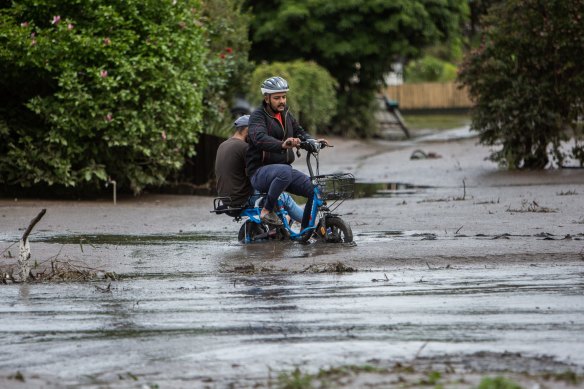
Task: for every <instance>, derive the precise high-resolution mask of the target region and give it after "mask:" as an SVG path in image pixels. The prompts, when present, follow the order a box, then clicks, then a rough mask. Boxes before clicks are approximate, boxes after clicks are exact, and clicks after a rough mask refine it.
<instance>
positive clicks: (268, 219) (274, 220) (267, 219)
mask: <svg viewBox="0 0 584 389" xmlns="http://www.w3.org/2000/svg"><path fill="white" fill-rule="evenodd" d="M261 220H262V221H263V222H264V223H266V224H269V225H271V226H281V225H282V221H281V220H280V219H279V218H278V216H277V215H276V214H275V213H274V212H269V213H266V214H265V215H264V216H262V218H261Z"/></svg>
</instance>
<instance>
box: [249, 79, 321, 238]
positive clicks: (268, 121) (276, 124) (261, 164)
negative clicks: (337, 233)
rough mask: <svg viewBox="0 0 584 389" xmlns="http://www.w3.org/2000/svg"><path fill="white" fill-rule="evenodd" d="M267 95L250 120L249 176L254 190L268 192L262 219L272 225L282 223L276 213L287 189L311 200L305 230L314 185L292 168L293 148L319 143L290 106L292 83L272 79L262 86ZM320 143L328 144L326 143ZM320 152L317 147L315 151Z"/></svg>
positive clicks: (309, 204)
mask: <svg viewBox="0 0 584 389" xmlns="http://www.w3.org/2000/svg"><path fill="white" fill-rule="evenodd" d="M260 89H261V92H262V94H263V96H264V100H263V102H262V106H261V107H260V108H258V109H256V110H255V111H254V112H253V113H252V114H251V116H250V119H249V136H248V139H249V148H248V150H247V154H246V163H247V175H248V176H249V177H250V180H251V184H252V186H253V187H254V189H256V190H258V191H259V192H267V199H266V202H265V203H264V207H263V208H262V210H261V213H260V218H261V220H262V221H263V222H265V223H267V224H270V225H280V224H281V222H280V220H279V219H278V217H277V216H276V214H275V213H274V207H275V206H276V205H277V200H278V197H279V196H280V194H281V193H282V192H284V191H285V190H286V191H288V192H290V193H292V194H296V195H300V196H304V197H306V198H307V199H308V202H307V204H306V205H305V207H304V214H303V217H302V226H301V229H304V228H305V227H306V226H307V225H308V223H309V220H310V210H311V208H312V201H313V199H312V194H313V186H312V184H311V182H310V178H309V177H308V176H307V175H306V174H304V173H302V172H300V171H298V170H296V169H293V168H292V166H291V165H290V164H291V163H292V162H294V159H295V157H294V152H293V150H292V149H293V148H294V147H298V146H299V145H300V142H301V141H307V140H312V141H313V142H316V141H315V140H314V138H312V136H310V135H309V134H308V133H307V132H306V131H305V130H304V129H303V128H302V127H301V126H300V125H299V124H298V122H297V121H296V119H295V118H294V116H293V115H292V114H291V113H290V112H289V108H288V106H287V105H286V94H287V92H288V90H289V88H288V82H287V81H286V80H284V79H283V78H282V77H270V78H268V79H266V80H265V81H264V82H262V84H261V86H260ZM319 142H322V143H324V144H327V142H326V140H324V139H320V140H319ZM315 150H316V146H315V149H314V151H315Z"/></svg>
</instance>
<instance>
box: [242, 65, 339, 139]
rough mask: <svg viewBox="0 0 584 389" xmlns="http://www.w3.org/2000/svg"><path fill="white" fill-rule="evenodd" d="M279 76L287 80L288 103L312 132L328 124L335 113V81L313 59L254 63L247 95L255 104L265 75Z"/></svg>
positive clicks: (260, 95)
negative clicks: (308, 60) (254, 66)
mask: <svg viewBox="0 0 584 389" xmlns="http://www.w3.org/2000/svg"><path fill="white" fill-rule="evenodd" d="M272 76H280V77H283V78H285V79H286V81H288V85H289V86H290V92H289V93H288V105H289V106H290V108H291V110H292V111H293V112H295V113H297V115H296V118H297V119H298V121H299V122H300V124H301V125H302V126H303V127H304V128H305V129H306V130H308V131H311V132H313V133H314V132H316V129H317V128H318V129H319V130H320V129H321V128H322V129H323V130H324V127H326V126H327V125H329V124H330V120H331V118H332V117H333V116H334V115H335V113H336V107H337V100H336V89H335V88H336V85H337V83H336V81H335V79H334V78H333V77H332V76H331V75H330V74H329V73H328V72H327V71H326V70H325V69H324V68H322V67H320V66H318V65H317V64H316V63H314V62H304V61H294V62H274V63H272V64H269V65H268V64H263V65H260V66H258V67H257V68H256V69H255V71H254V72H253V74H252V77H251V82H250V85H249V99H250V101H252V103H253V104H255V105H258V106H259V104H260V103H261V101H262V94H261V92H260V85H261V83H262V81H264V80H265V79H266V78H268V77H272Z"/></svg>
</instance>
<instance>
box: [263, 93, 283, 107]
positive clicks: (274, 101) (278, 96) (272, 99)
mask: <svg viewBox="0 0 584 389" xmlns="http://www.w3.org/2000/svg"><path fill="white" fill-rule="evenodd" d="M266 102H267V103H268V104H270V108H272V111H274V112H283V111H284V109H285V108H286V92H282V93H273V94H271V95H268V96H267V97H266Z"/></svg>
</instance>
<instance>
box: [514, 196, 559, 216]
mask: <svg viewBox="0 0 584 389" xmlns="http://www.w3.org/2000/svg"><path fill="white" fill-rule="evenodd" d="M506 211H507V212H514V213H515V212H517V213H522V212H537V213H553V212H558V210H557V209H554V208H548V207H542V206H541V205H539V204H538V203H537V201H535V200H533V201H531V202H529V201H528V200H525V199H524V200H522V201H521V208H519V209H517V208H511V206H509V208H507V210H506Z"/></svg>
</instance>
